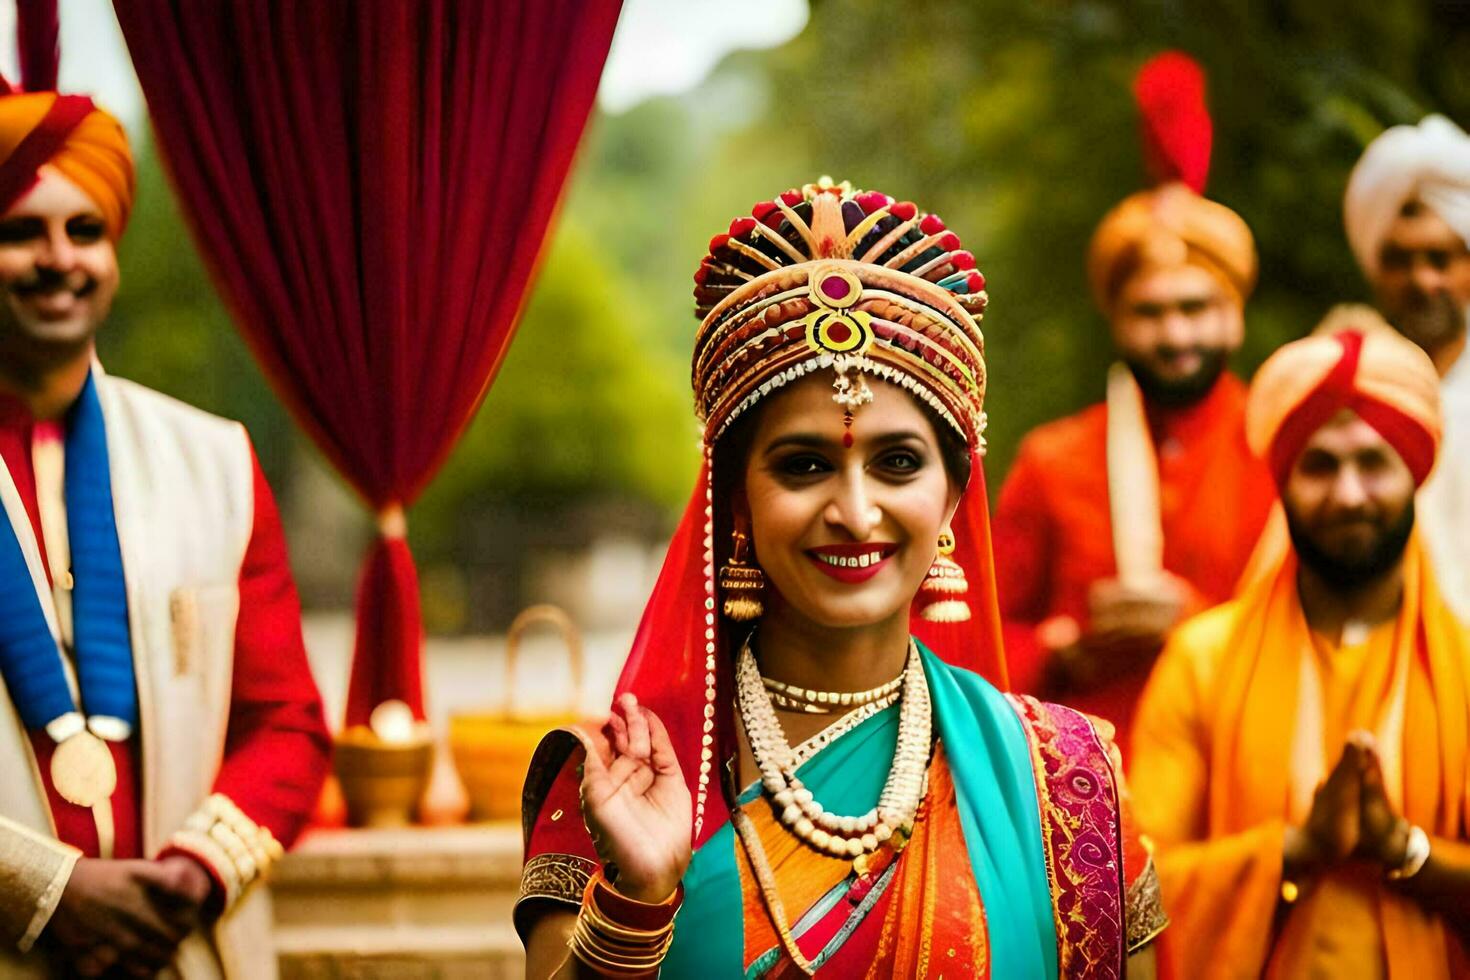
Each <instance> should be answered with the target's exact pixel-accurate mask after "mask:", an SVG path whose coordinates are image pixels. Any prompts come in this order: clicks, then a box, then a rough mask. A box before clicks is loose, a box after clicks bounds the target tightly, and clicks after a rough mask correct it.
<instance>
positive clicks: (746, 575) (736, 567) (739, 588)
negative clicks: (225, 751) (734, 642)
mask: <svg viewBox="0 0 1470 980" xmlns="http://www.w3.org/2000/svg"><path fill="white" fill-rule="evenodd" d="M730 537H731V540H732V541H733V542H734V547H733V548H732V549H731V553H730V560H729V561H727V562H725V564H724V565H722V566H721V567H720V591H721V592H723V593H724V595H725V601H724V604H723V606H722V608H723V609H724V612H725V616H726V617H727V618H729V619H732V620H734V621H735V622H737V623H748V622H750V621H751V620H753V619H759V618H760V616H761V614H762V613H763V612H765V611H766V607H765V606H764V605H763V604H762V603H761V593H762V592H764V591H765V588H766V576H765V573H763V572H762V571H761V570H760V567H759V566H758V565H754V564H747V563H746V558H747V556H748V554H749V550H750V539H749V537H747V536H746V534H745V532H743V531H738V530H737V531H734V532H732V533H731V535H730Z"/></svg>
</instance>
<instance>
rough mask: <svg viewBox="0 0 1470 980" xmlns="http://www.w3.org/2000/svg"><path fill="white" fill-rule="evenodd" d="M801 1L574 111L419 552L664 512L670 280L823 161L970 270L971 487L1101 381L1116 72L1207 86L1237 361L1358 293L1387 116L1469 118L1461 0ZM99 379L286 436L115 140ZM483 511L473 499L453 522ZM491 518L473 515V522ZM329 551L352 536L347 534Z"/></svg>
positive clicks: (676, 425) (677, 324) (165, 206)
mask: <svg viewBox="0 0 1470 980" xmlns="http://www.w3.org/2000/svg"><path fill="white" fill-rule="evenodd" d="M896 9H898V8H897V7H896V5H895V4H893V3H891V2H880V0H816V2H815V3H814V4H813V11H812V18H811V22H810V24H809V26H808V28H807V29H806V30H805V31H804V32H803V33H802V35H801V36H799V37H798V38H797V39H796V40H795V41H793V42H791V43H790V44H788V45H786V46H784V47H782V48H780V49H776V50H774V51H766V52H742V53H737V54H735V55H732V56H731V57H729V58H727V59H726V60H725V62H724V63H723V64H722V65H721V67H720V69H719V70H718V71H717V72H716V73H715V74H714V75H713V76H712V77H711V78H710V79H709V80H708V81H706V82H705V83H704V84H703V85H701V86H700V87H699V88H698V89H697V90H696V91H693V92H691V93H688V94H686V95H684V96H681V97H678V98H661V99H654V100H651V101H648V102H645V103H643V104H642V105H640V106H638V107H637V108H635V109H633V110H630V111H628V112H626V113H623V114H621V115H617V116H607V115H602V114H599V115H597V116H596V117H594V119H593V122H592V125H591V126H590V127H589V130H588V135H587V139H586V140H585V142H584V146H583V148H582V151H581V156H580V159H579V162H578V165H577V169H576V171H575V173H574V176H573V179H572V181H571V184H570V186H569V189H568V193H567V195H566V199H565V201H564V204H563V207H562V212H561V216H560V219H559V223H558V226H557V230H556V232H555V233H554V235H553V237H552V240H551V242H550V243H549V245H548V248H547V251H546V253H545V259H544V262H543V267H542V270H541V273H540V276H539V279H538V281H537V283H536V286H535V290H534V293H533V295H532V297H531V299H530V301H529V304H528V306H527V310H526V314H525V318H524V320H523V322H522V325H521V327H520V331H519V333H518V335H517V339H516V341H515V343H514V344H513V345H512V348H511V351H510V354H509V356H508V358H507V360H506V362H505V364H504V366H503V368H502V370H501V372H500V375H499V377H498V378H497V380H496V382H495V385H494V387H493V388H492V390H491V391H490V394H489V396H488V398H487V399H486V402H485V405H484V407H483V408H482V410H481V412H480V414H479V416H478V417H477V419H476V420H475V422H474V423H473V424H472V425H471V427H470V428H469V429H468V430H467V432H466V434H465V437H464V440H463V442H462V444H461V445H460V447H459V448H458V450H457V451H456V453H455V454H454V456H452V457H451V459H450V461H449V463H448V465H447V466H446V468H445V470H444V472H443V473H442V474H441V475H440V477H439V479H438V480H437V481H436V482H435V483H434V484H433V485H432V486H431V488H430V490H429V492H428V493H427V494H426V496H425V498H424V500H423V501H422V502H421V503H420V504H419V505H418V506H417V507H416V508H415V511H414V514H413V515H412V518H411V521H410V527H411V532H412V534H413V541H414V545H415V548H416V550H417V551H418V554H419V558H420V561H421V562H422V563H423V564H424V565H425V566H433V565H435V564H436V563H445V562H455V561H459V560H462V558H463V553H464V549H465V547H467V545H466V544H465V542H467V541H472V542H475V547H485V548H495V547H502V548H505V549H515V548H521V547H523V546H524V545H525V543H526V542H525V541H524V539H522V538H521V537H519V536H517V535H505V536H504V537H503V539H502V536H501V535H499V534H497V533H495V532H496V530H497V529H496V528H495V527H489V526H487V527H479V528H466V527H465V524H466V523H467V522H475V521H478V522H479V523H481V524H490V523H493V521H494V520H499V521H502V522H503V521H504V520H506V519H507V518H506V515H516V514H520V513H523V512H532V511H534V512H535V513H537V514H538V515H541V516H540V517H539V518H538V520H541V521H544V520H546V519H547V515H555V514H556V513H557V512H559V511H563V510H569V509H574V508H579V507H583V508H585V506H586V505H587V504H588V503H589V502H595V501H597V500H601V499H606V498H613V499H616V500H619V501H624V502H634V503H640V504H642V505H645V506H649V507H656V508H659V509H660V510H661V512H662V513H663V514H664V515H665V518H666V520H667V521H668V522H669V523H671V522H672V519H673V516H674V515H675V514H676V513H677V510H678V507H679V505H680V504H681V503H682V502H683V499H684V496H685V494H686V493H687V489H688V485H689V480H690V478H691V476H692V474H693V471H694V466H695V463H696V431H695V428H694V426H693V423H692V421H691V418H690V409H689V397H688V391H687V379H688V367H687V365H688V360H687V359H688V355H689V346H690V343H691V338H692V336H693V331H694V327H695V323H694V319H693V316H692V312H691V309H692V302H691V296H690V288H691V285H692V284H691V282H690V275H691V273H692V272H693V270H694V268H695V266H696V265H697V264H698V261H699V259H700V257H701V256H702V255H703V254H704V251H705V243H706V242H707V240H708V238H709V236H710V235H712V234H713V233H715V232H718V231H721V230H723V229H724V228H725V227H726V225H727V224H728V223H729V220H730V219H731V218H732V217H733V216H735V215H737V214H744V213H747V212H748V208H749V207H750V205H751V204H752V203H754V202H756V201H760V200H766V199H769V198H770V197H771V195H772V194H773V193H775V192H777V191H779V190H782V189H784V188H786V187H790V186H793V185H796V184H800V183H802V182H804V181H807V180H812V179H814V178H815V177H817V176H818V175H820V174H822V173H829V174H831V175H832V176H833V177H835V178H838V179H844V178H845V179H849V180H851V181H853V183H854V184H856V185H858V186H861V187H868V188H876V189H880V190H883V191H886V192H888V193H890V194H893V195H895V196H898V197H900V198H904V199H912V200H915V201H917V202H919V203H920V204H921V205H922V206H923V207H925V208H926V209H930V210H933V211H936V212H938V213H940V214H942V215H943V216H944V218H945V220H946V221H947V222H948V224H949V225H950V227H952V228H954V229H955V230H956V231H957V232H958V233H959V235H960V236H961V238H962V240H963V241H964V242H965V244H966V246H967V247H969V248H970V249H971V250H973V251H974V252H975V254H976V255H977V257H978V258H979V260H980V264H981V268H982V269H983V270H984V271H985V273H986V276H987V277H988V278H989V280H990V282H991V288H990V292H991V296H992V299H993V304H992V307H991V309H992V312H991V313H990V315H988V316H987V318H986V320H985V324H984V326H985V329H986V335H987V341H988V356H989V362H990V367H991V374H990V395H989V404H988V408H989V414H990V419H991V430H990V441H991V454H990V461H989V467H990V470H991V478H992V481H993V483H994V482H995V481H998V480H999V479H1000V477H1001V476H1002V475H1003V474H1004V470H1005V466H1006V465H1007V463H1008V462H1009V459H1010V457H1011V455H1012V453H1013V452H1014V449H1015V446H1016V443H1017V442H1018V441H1019V439H1020V437H1021V436H1022V435H1023V434H1024V433H1025V432H1026V431H1027V430H1029V429H1030V428H1031V427H1032V426H1034V425H1036V424H1038V423H1040V422H1042V421H1045V420H1047V419H1049V418H1052V417H1055V416H1057V415H1060V414H1062V413H1065V412H1068V411H1071V410H1073V409H1075V408H1077V407H1079V406H1081V405H1083V404H1085V403H1087V402H1089V401H1092V400H1095V399H1096V398H1098V397H1100V396H1101V393H1102V387H1103V375H1104V372H1103V365H1104V364H1105V363H1106V360H1107V358H1108V356H1109V352H1108V341H1107V331H1106V329H1105V326H1104V324H1103V323H1102V320H1101V318H1100V316H1099V315H1098V314H1097V312H1096V311H1095V310H1093V309H1092V307H1091V304H1090V301H1089V299H1088V294H1087V289H1086V283H1085V279H1084V275H1083V255H1084V253H1085V250H1086V247H1087V243H1088V240H1089V238H1090V236H1091V234H1092V230H1093V228H1094V227H1095V226H1096V224H1097V222H1098V220H1099V219H1100V218H1101V216H1102V215H1103V214H1104V213H1105V212H1106V210H1107V209H1108V208H1109V207H1111V206H1112V205H1113V204H1115V203H1116V202H1117V201H1118V200H1120V199H1121V198H1122V197H1124V196H1125V195H1126V194H1128V193H1130V192H1132V191H1134V190H1136V189H1138V188H1140V187H1141V186H1143V184H1144V175H1143V167H1142V163H1141V154H1140V150H1139V141H1138V137H1137V120H1136V118H1135V111H1134V107H1133V103H1132V96H1131V92H1130V85H1131V80H1132V76H1133V73H1134V72H1135V71H1136V70H1137V68H1138V66H1139V65H1140V64H1141V63H1142V62H1143V61H1144V60H1145V59H1146V58H1147V57H1148V56H1150V55H1152V54H1154V53H1156V52H1158V51H1159V50H1162V49H1164V48H1166V47H1179V48H1183V49H1184V50H1187V51H1189V52H1190V53H1192V54H1193V55H1195V56H1196V57H1197V58H1198V59H1199V60H1200V61H1201V62H1202V63H1203V65H1204V67H1205V69H1206V71H1207V72H1208V74H1209V78H1210V100H1211V107H1212V110H1213V114H1214V117H1215V152H1214V164H1213V167H1212V172H1211V181H1210V190H1209V193H1210V195H1211V196H1212V197H1215V198H1216V199H1218V200H1220V201H1222V202H1224V203H1226V204H1228V205H1229V206H1231V207H1233V208H1235V209H1236V210H1238V211H1239V212H1240V213H1241V214H1242V215H1243V216H1244V217H1245V219H1246V220H1247V221H1248V222H1249V223H1250V225H1251V227H1252V228H1253V230H1254V231H1255V233H1256V235H1257V240H1258V244H1259V247H1260V252H1261V260H1262V271H1261V285H1260V288H1259V290H1258V291H1257V293H1256V296H1255V297H1254V298H1253V300H1252V302H1251V304H1250V306H1249V308H1248V339H1247V346H1246V350H1244V351H1243V352H1242V353H1241V355H1240V357H1239V358H1238V363H1237V367H1238V369H1239V370H1241V372H1242V373H1249V371H1250V370H1251V369H1253V368H1254V366H1255V365H1256V364H1257V363H1259V361H1260V360H1261V359H1262V358H1263V357H1264V356H1265V355H1266V353H1268V352H1269V351H1270V350H1271V349H1272V348H1274V347H1275V346H1276V345H1278V344H1279V343H1281V342H1283V341H1285V340H1287V339H1290V338H1292V337H1295V336H1298V335H1300V334H1302V333H1304V332H1306V331H1307V330H1309V329H1310V328H1311V326H1312V325H1313V324H1314V323H1315V321H1316V319H1317V318H1318V317H1319V316H1320V314H1321V313H1322V312H1323V311H1324V310H1325V309H1326V308H1327V307H1328V306H1329V305H1331V304H1332V303H1334V302H1337V301H1340V300H1345V299H1355V298H1363V297H1364V296H1365V292H1366V291H1365V288H1364V285H1363V283H1362V282H1361V280H1360V277H1359V275H1358V272H1357V269H1356V267H1355V266H1354V265H1353V263H1352V260H1351V257H1350V255H1349V252H1348V249H1347V245H1346V242H1345V240H1344V236H1343V232H1342V223H1341V213H1340V205H1341V195H1342V191H1343V186H1344V184H1345V181H1346V178H1347V174H1348V171H1349V169H1350V168H1351V166H1352V164H1353V162H1354V160H1355V159H1356V158H1357V155H1358V154H1359V153H1360V152H1361V149H1362V147H1363V146H1364V145H1365V144H1366V142H1367V141H1368V140H1370V139H1372V138H1373V136H1375V135H1376V134H1377V133H1378V132H1379V131H1380V130H1381V128H1382V127H1383V126H1384V125H1387V124H1391V123H1396V122H1408V121H1416V120H1417V119H1418V118H1419V117H1421V116H1422V115H1423V114H1424V113H1425V112H1427V111H1430V110H1437V111H1441V112H1445V113H1447V114H1448V115H1450V116H1451V117H1453V118H1455V119H1457V120H1458V121H1459V122H1461V123H1462V124H1463V123H1466V122H1467V121H1470V72H1466V71H1464V66H1465V65H1466V64H1470V5H1467V4H1466V3H1465V2H1464V0H1434V2H1426V0H1419V2H1404V3H1391V4H1383V3H1376V2H1370V0H1339V2H1336V3H1331V4H1326V3H1320V2H1315V0H1212V2H1208V3H1207V2H1204V0H1193V2H1188V3H1185V2H1177V0H1172V2H1168V0H1084V2H1063V0H1034V2H1032V3H1027V4H1016V3H1003V2H1000V0H972V2H969V3H964V4H953V3H936V2H930V0H910V2H907V3H905V4H903V5H902V8H901V12H902V13H901V16H896V15H895V12H896ZM139 173H140V193H139V203H138V208H137V211H136V213H135V217H134V219H133V226H132V228H131V229H130V230H129V233H128V235H127V237H126V239H125V240H124V243H123V250H122V257H121V261H122V263H123V272H124V274H123V291H122V294H121V295H120V297H119V300H118V304H117V310H116V315H115V317H114V319H113V322H112V323H111V324H109V326H108V328H107V331H106V332H105V335H104V338H103V357H104V358H105V360H106V362H107V363H108V364H109V366H110V367H111V368H112V369H113V370H114V371H116V372H118V373H120V374H124V375H128V376H131V377H134V378H137V379H138V380H140V381H143V382H144V383H147V384H150V385H153V386H155V387H157V388H160V389H162V390H164V391H168V392H170V393H173V394H175V395H178V396H179V397H182V398H184V399H186V400H188V401H191V402H194V403H195V404H198V405H201V406H203V407H205V408H208V409H211V410H214V411H218V412H222V413H224V414H228V415H232V416H234V417H237V418H240V419H242V420H244V421H245V422H246V423H247V424H248V425H249V426H250V428H251V431H252V434H253V435H254V438H255V441H256V445H257V449H258V451H259V453H260V455H261V458H262V461H263V462H264V464H265V466H266V469H267V472H268V473H269V474H270V475H271V477H272V478H273V480H274V481H275V482H276V483H277V484H278V488H279V486H280V484H282V483H283V482H284V481H286V480H288V479H290V477H291V476H292V467H293V466H296V465H299V455H298V454H296V453H295V452H294V451H293V450H294V446H295V443H293V440H295V441H296V442H297V443H299V441H300V439H301V437H300V436H299V435H296V434H294V433H295V430H294V428H293V427H292V426H291V424H290V422H289V420H288V419H287V418H286V416H285V414H284V413H283V411H282V410H281V409H280V407H279V405H278V403H277V401H276V399H275V398H274V397H273V396H272V395H271V394H270V392H269V390H268V388H267V386H266V385H265V383H264V381H263V380H262V378H261V375H260V372H259V370H258V369H257V368H256V367H255V365H254V363H253V361H252V362H251V363H250V364H248V365H247V364H246V361H249V360H250V358H249V356H248V353H247V352H246V350H245V348H244V345H243V344H242V343H241V341H240V340H239V339H238V336H237V335H236V334H235V332H234V331H233V330H231V329H229V328H228V326H227V324H228V318H227V317H226V315H225V313H224V312H223V310H222V309H221V306H220V304H219V301H218V299H217V298H216V297H215V295H214V293H213V292H212V290H211V288H210V286H209V285H208V282H207V278H206V276H205V275H204V273H203V270H202V269H201V267H200V263H199V260H198V258H197V256H196V254H195V252H194V250H193V248H192V246H191V244H190V243H189V240H188V237H187V235H186V234H185V232H184V229H183V226H182V224H181V222H180V218H179V214H178V211H177V207H176V205H175V204H174V203H173V200H172V197H171V195H169V194H168V193H167V192H166V182H165V180H164V178H163V175H162V172H161V169H160V167H159V166H158V163H157V160H156V159H155V158H154V157H153V155H152V154H151V153H150V152H149V151H148V150H147V148H143V150H142V151H141V153H140V166H139ZM476 515H480V516H476ZM489 515H498V517H495V518H492V517H490V516H489ZM354 547H355V543H354Z"/></svg>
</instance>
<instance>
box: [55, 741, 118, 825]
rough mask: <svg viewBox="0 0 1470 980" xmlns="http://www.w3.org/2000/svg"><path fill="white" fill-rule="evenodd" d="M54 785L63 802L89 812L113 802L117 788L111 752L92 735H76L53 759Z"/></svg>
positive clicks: (65, 743) (66, 742)
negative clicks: (81, 807)
mask: <svg viewBox="0 0 1470 980" xmlns="http://www.w3.org/2000/svg"><path fill="white" fill-rule="evenodd" d="M51 784H52V785H53V786H55V787H56V792H58V793H60V794H61V798H62V799H64V800H66V801H67V802H68V803H75V804H76V805H77V806H84V807H87V808H88V809H90V808H92V807H94V806H96V805H97V804H98V803H101V802H102V801H103V800H108V799H111V798H112V791H113V790H115V789H117V766H116V765H114V764H113V761H112V750H111V749H109V748H108V747H107V743H106V742H104V741H102V739H100V738H98V737H97V736H96V735H93V734H92V733H91V732H89V731H85V730H84V731H80V732H77V733H76V734H75V735H73V736H72V737H71V738H68V739H67V740H66V741H64V742H62V743H61V744H59V745H57V746H56V752H55V754H54V755H52V756H51Z"/></svg>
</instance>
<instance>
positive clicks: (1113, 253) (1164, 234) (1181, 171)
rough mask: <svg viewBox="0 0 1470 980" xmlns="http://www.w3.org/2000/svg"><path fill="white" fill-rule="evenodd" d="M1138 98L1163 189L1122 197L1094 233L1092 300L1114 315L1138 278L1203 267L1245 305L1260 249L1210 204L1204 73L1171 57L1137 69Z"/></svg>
mask: <svg viewBox="0 0 1470 980" xmlns="http://www.w3.org/2000/svg"><path fill="white" fill-rule="evenodd" d="M1133 95H1134V98H1135V99H1136V100H1137V102H1138V109H1139V118H1140V122H1141V124H1142V128H1143V150H1144V158H1145V160H1146V161H1147V162H1148V165H1149V171H1150V173H1151V174H1152V175H1153V178H1154V181H1155V183H1156V185H1157V186H1155V187H1154V188H1153V189H1152V190H1147V191H1141V192H1139V193H1137V194H1133V195H1131V196H1129V197H1127V198H1124V199H1123V202H1122V203H1121V204H1119V205H1118V206H1117V207H1115V208H1113V210H1112V211H1110V212H1108V215H1107V217H1105V218H1103V220H1102V224H1100V225H1098V228H1097V231H1096V232H1094V233H1093V236H1092V247H1091V248H1090V249H1088V252H1087V278H1088V281H1089V282H1090V283H1091V284H1092V295H1093V298H1094V299H1095V300H1096V301H1097V305H1098V306H1099V307H1101V308H1102V311H1103V312H1104V313H1105V314H1111V312H1112V309H1113V303H1114V301H1115V300H1116V299H1117V298H1118V291H1119V290H1121V289H1122V288H1123V284H1124V283H1126V282H1127V281H1128V279H1129V277H1131V276H1132V275H1133V274H1134V273H1135V272H1138V271H1140V270H1142V269H1159V268H1164V269H1169V268H1174V267H1176V266H1181V265H1197V266H1200V267H1202V268H1204V269H1206V270H1208V271H1210V272H1212V273H1214V274H1215V276H1216V278H1218V279H1219V280H1220V281H1221V282H1222V283H1223V284H1224V285H1225V286H1226V288H1227V289H1229V290H1230V292H1231V293H1232V294H1233V295H1234V297H1235V298H1236V300H1238V301H1240V302H1242V303H1243V302H1244V301H1245V298H1246V297H1247V296H1249V295H1250V292H1251V289H1253V288H1254V287H1255V284H1256V243H1255V240H1254V239H1253V238H1252V237H1251V230H1250V229H1249V228H1247V227H1246V224H1245V222H1244V221H1242V220H1241V219H1240V215H1238V214H1236V213H1235V212H1234V211H1232V210H1230V209H1229V208H1227V207H1225V206H1224V205H1223V204H1216V203H1215V202H1214V201H1211V200H1209V199H1208V198H1206V197H1204V192H1205V181H1206V179H1207V177H1208V176H1209V170H1210V152H1211V149H1212V147H1213V145H1214V124H1213V123H1212V122H1211V120H1210V111H1209V108H1208V106H1207V105H1206V104H1205V73H1204V69H1202V68H1201V67H1200V66H1199V65H1198V64H1197V63H1196V62H1195V61H1194V59H1192V58H1190V57H1189V56H1188V55H1186V54H1184V53H1182V52H1179V51H1166V52H1165V53H1163V54H1161V55H1158V56H1157V57H1154V58H1152V59H1150V60H1149V61H1148V63H1147V64H1145V65H1144V66H1143V67H1142V68H1140V69H1139V71H1138V76H1137V78H1135V79H1134V82H1133Z"/></svg>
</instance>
